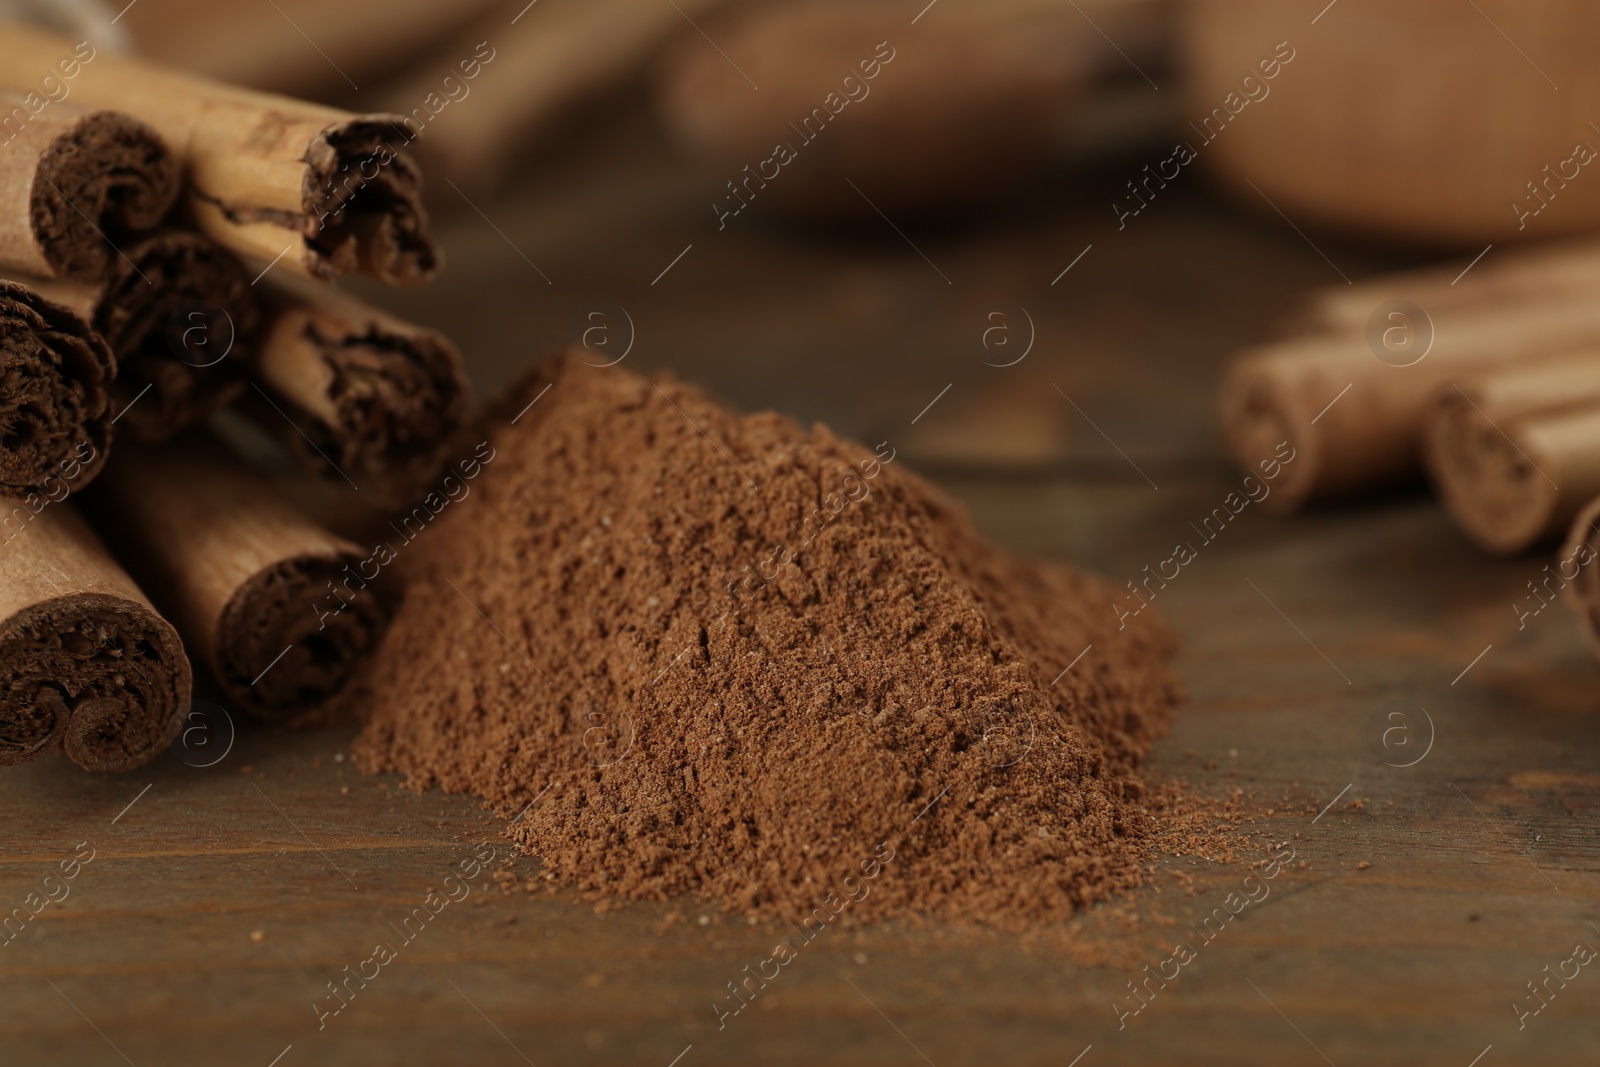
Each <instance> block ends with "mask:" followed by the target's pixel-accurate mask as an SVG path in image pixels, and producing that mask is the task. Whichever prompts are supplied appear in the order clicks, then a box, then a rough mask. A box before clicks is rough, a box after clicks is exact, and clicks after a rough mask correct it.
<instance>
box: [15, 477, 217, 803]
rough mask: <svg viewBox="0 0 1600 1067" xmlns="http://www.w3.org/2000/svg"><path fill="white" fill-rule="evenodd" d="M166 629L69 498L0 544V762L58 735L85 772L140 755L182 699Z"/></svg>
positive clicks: (173, 721) (174, 648)
mask: <svg viewBox="0 0 1600 1067" xmlns="http://www.w3.org/2000/svg"><path fill="white" fill-rule="evenodd" d="M190 680H191V679H190V672H189V661H188V659H187V658H185V656H184V652H183V645H182V643H181V642H180V641H179V640H178V635H177V633H176V632H175V631H174V630H173V628H172V627H171V626H170V625H168V624H167V622H166V620H164V619H162V618H161V616H159V615H157V614H156V611H155V609H154V608H153V607H151V605H150V601H149V600H147V599H146V598H145V596H144V594H143V593H142V592H140V591H139V588H138V587H137V586H135V585H134V584H133V580H132V579H131V578H129V577H128V575H127V573H126V572H124V571H123V570H122V568H121V567H119V566H117V564H116V563H115V562H114V561H113V560H112V558H111V557H110V556H109V555H108V554H107V553H106V550H105V548H104V546H102V545H101V544H100V542H99V541H98V540H97V539H96V538H95V536H94V534H93V533H92V532H90V530H89V527H88V526H87V525H86V524H85V523H84V521H83V519H82V518H80V517H79V516H78V515H77V514H76V513H74V512H73V510H72V508H71V506H70V505H68V504H53V505H51V506H50V507H48V508H46V509H44V510H43V511H41V512H40V513H39V514H38V515H37V516H35V517H34V519H33V521H32V522H31V523H30V524H29V525H28V526H27V528H26V529H23V530H21V531H20V532H18V533H17V534H16V535H15V536H12V537H10V538H9V539H8V540H7V541H6V544H5V548H4V551H0V765H4V764H11V763H21V762H22V761H24V760H29V759H32V758H34V757H36V756H39V755H41V754H43V753H44V752H46V751H47V750H49V749H50V748H51V747H53V746H54V745H56V744H60V745H61V746H62V747H63V748H64V749H65V750H66V754H67V756H68V757H69V758H70V759H72V761H73V762H74V763H77V764H78V765H79V766H81V767H84V768H86V769H88V770H91V771H121V770H128V769H129V768H132V767H137V766H139V765H141V764H144V763H148V762H150V761H151V760H152V759H154V758H155V757H156V756H158V755H160V753H161V751H162V750H163V749H165V748H166V747H167V746H168V745H170V744H171V743H172V741H173V740H174V739H175V738H176V737H177V735H178V731H179V730H180V729H181V728H182V726H183V717H184V715H185V714H186V713H187V711H188V708H189V694H190Z"/></svg>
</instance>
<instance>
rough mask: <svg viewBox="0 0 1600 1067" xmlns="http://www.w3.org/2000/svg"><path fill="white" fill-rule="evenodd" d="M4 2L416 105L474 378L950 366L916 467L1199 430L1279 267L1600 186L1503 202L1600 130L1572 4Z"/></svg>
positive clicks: (448, 306) (1462, 230) (796, 398)
mask: <svg viewBox="0 0 1600 1067" xmlns="http://www.w3.org/2000/svg"><path fill="white" fill-rule="evenodd" d="M10 6H11V7H12V8H14V9H19V10H20V11H22V12H23V13H24V14H29V15H32V16H33V17H35V18H41V19H45V20H55V21H57V22H60V21H61V20H65V19H72V20H75V22H76V23H77V24H79V25H82V26H85V27H88V28H87V29H86V30H85V32H87V33H89V34H90V35H91V36H92V37H95V39H96V40H101V39H103V40H105V41H107V42H110V43H112V44H115V45H121V46H123V47H127V48H131V49H135V50H137V51H139V52H142V53H144V54H146V55H148V56H151V57H153V58H155V59H158V60H160V61H162V62H165V63H169V64H172V65H174V66H178V67H182V68H186V69H190V70H193V71H197V72H201V73H205V74H208V75H212V76H215V77H218V78H223V79H226V80H230V81H234V82H238V83H241V84H244V85H248V86H253V87H257V88H261V89H267V90H272V91H278V92H283V93H287V94H293V95H299V96H305V97H310V98H314V99H318V100H323V101H326V102H329V103H332V104H336V105H338V106H341V107H345V108H348V109H351V110H354V111H358V112H373V111H384V112H394V113H397V114H401V115H405V116H407V117H409V118H411V119H412V120H413V124H414V126H415V127H416V128H418V129H419V130H420V136H419V139H418V141H417V142H416V145H415V148H416V150H417V152H418V153H419V154H420V155H421V156H422V157H423V158H424V160H425V161H426V164H427V167H428V170H427V173H428V179H429V184H428V191H429V196H430V201H431V206H432V210H433V212H434V214H435V219H436V225H437V227H438V229H439V232H440V238H441V245H442V246H443V248H444V249H445V251H446V254H447V262H446V268H445V270H444V272H443V274H442V276H441V279H440V280H439V282H438V283H437V284H434V285H432V286H429V287H427V288H424V289H421V290H419V291H416V292H407V293H401V294H396V293H392V292H385V291H383V290H381V289H380V288H378V287H376V286H373V287H370V291H368V290H364V295H367V296H369V297H370V298H371V299H373V300H374V301H376V302H379V303H382V304H386V305H387V306H389V307H391V308H393V309H395V310H399V311H401V312H403V313H404V314H406V315H407V316H409V317H411V318H413V319H417V320H420V321H422V322H423V323H425V324H428V325H433V326H436V327H439V328H441V329H442V330H444V332H446V333H447V334H448V335H450V336H451V337H453V338H454V339H455V340H456V341H457V342H458V343H459V345H460V346H461V348H462V349H463V351H464V353H465V355H466V358H467V360H468V364H469V367H470V368H471V371H472V375H473V379H474V382H475V385H476V387H477V390H478V393H479V395H480V396H486V395H490V394H492V393H493V392H494V391H495V390H496V389H497V388H499V387H500V386H501V385H502V384H503V383H504V382H505V381H506V380H507V379H508V378H509V377H510V376H511V375H513V374H515V373H516V371H517V369H518V368H520V367H522V366H524V365H525V364H526V363H527V361H528V360H530V359H531V358H532V357H534V356H535V355H536V354H538V353H539V352H540V351H542V350H544V349H547V348H549V347H551V346H554V345H558V344H563V343H577V342H583V341H584V340H587V341H588V342H589V343H590V344H591V345H592V346H594V347H596V348H597V349H601V350H602V351H604V352H606V353H611V354H612V355H611V357H610V358H615V357H616V356H620V354H621V353H622V352H623V351H624V350H626V351H627V357H626V358H627V359H628V361H629V365H630V366H632V367H635V368H636V369H653V368H660V367H671V368H673V369H675V370H676V371H677V372H678V373H680V374H681V375H683V376H685V377H688V378H692V379H696V380H699V381H702V382H704V383H706V384H708V385H710V386H711V387H712V388H714V389H715V390H717V391H718V392H719V393H721V394H722V395H723V396H724V397H726V398H727V399H729V400H731V401H733V402H735V403H737V404H739V405H742V406H746V407H764V406H772V407H777V408H780V409H782V410H784V411H787V412H789V413H791V414H794V415H796V416H798V417H800V418H803V419H809V418H818V417H825V418H826V419H828V420H829V421H830V422H831V423H833V424H834V425H835V427H836V428H837V429H839V430H840V431H841V432H844V433H846V434H850V435H854V436H860V437H873V436H874V435H881V434H884V433H886V432H888V430H889V429H890V428H891V427H893V428H896V429H898V430H900V431H901V432H902V434H904V433H906V432H907V431H906V430H905V427H906V426H907V424H908V423H909V420H910V419H911V418H912V417H913V416H916V415H917V414H918V413H919V412H920V411H921V410H922V409H923V407H924V405H926V404H927V403H928V402H929V401H930V400H931V399H932V398H933V397H934V396H935V395H936V394H939V393H940V390H942V389H944V388H945V386H946V385H950V386H952V388H951V389H950V391H949V393H948V394H946V395H944V396H943V398H942V399H941V400H940V401H939V404H938V406H937V409H936V410H937V412H938V414H937V418H935V417H934V415H933V414H932V413H931V412H930V414H929V415H928V416H927V417H926V418H923V419H921V420H919V421H918V423H917V426H916V427H915V428H914V429H915V432H914V434H912V435H911V436H910V440H909V441H908V448H909V449H910V451H911V452H912V453H914V454H915V455H916V456H917V458H918V459H919V460H921V461H922V462H923V463H924V464H925V465H926V464H945V463H949V464H959V465H968V466H970V465H981V466H985V467H990V466H997V467H1005V468H1008V469H1010V468H1016V469H1040V468H1045V469H1047V468H1052V467H1057V466H1060V465H1062V464H1091V465H1097V464H1105V465H1107V467H1108V468H1109V469H1112V470H1125V468H1126V464H1124V462H1123V460H1122V458H1121V457H1119V456H1118V455H1117V453H1116V451H1115V450H1114V449H1113V448H1111V447H1110V446H1109V442H1108V440H1107V438H1109V439H1110V441H1115V442H1116V443H1117V445H1118V446H1120V448H1121V449H1122V450H1123V451H1124V452H1126V453H1127V455H1128V456H1129V457H1130V458H1132V459H1134V460H1136V461H1137V462H1138V465H1139V466H1140V467H1141V468H1144V469H1145V470H1146V471H1147V472H1148V473H1151V474H1152V475H1153V474H1154V472H1155V470H1159V469H1163V468H1165V467H1169V466H1171V465H1174V464H1177V465H1180V466H1181V465H1186V464H1196V463H1200V464H1204V463H1206V462H1209V461H1210V460H1211V457H1213V456H1216V455H1218V452H1217V449H1216V447H1215V446H1214V443H1213V442H1214V441H1215V435H1214V433H1213V431H1212V428H1211V426H1210V419H1211V416H1210V405H1209V404H1208V403H1205V402H1201V398H1202V397H1203V396H1204V395H1205V391H1206V390H1207V389H1208V388H1209V387H1210V385H1211V383H1212V379H1213V377H1214V373H1215V371H1214V368H1215V365H1216V363H1217V362H1218V359H1219V357H1220V356H1221V355H1222V354H1224V353H1226V352H1228V351H1229V350H1231V349H1234V348H1237V347H1239V346H1240V345H1242V344H1244V343H1247V342H1251V341H1255V340H1258V339H1260V338H1261V337H1263V336H1266V335H1268V334H1269V333H1270V332H1271V331H1272V329H1273V328H1274V325H1275V323H1276V321H1277V320H1278V319H1279V318H1280V316H1281V315H1282V314H1283V313H1284V312H1285V311H1286V310H1287V309H1289V308H1290V307H1291V306H1292V304H1293V300H1294V297H1295V296H1296V295H1297V294H1299V293H1301V292H1303V291H1304V290H1306V289H1308V288H1311V287H1316V286H1325V285H1329V284H1333V283H1340V282H1341V281H1342V280H1344V279H1354V278H1358V277H1360V276H1362V275H1364V274H1369V273H1372V272H1374V271H1375V270H1378V269H1381V268H1388V267H1395V266H1401V265H1409V264H1412V263H1420V262H1426V261H1429V260H1435V259H1437V260H1443V259H1446V258H1448V257H1450V256H1452V255H1457V254H1460V253H1468V254H1469V258H1470V253H1473V252H1476V251H1477V250H1478V249H1480V248H1482V246H1483V245H1484V244H1485V243H1487V242H1490V241H1500V242H1511V241H1516V240H1524V239H1530V238H1534V237H1538V238H1551V237H1555V236H1559V235H1562V234H1566V233H1571V232H1573V231H1578V230H1583V229H1585V228H1587V227H1588V226H1590V225H1592V224H1593V223H1594V222H1595V220H1596V217H1597V215H1600V182H1597V183H1594V184H1593V185H1592V186H1591V185H1586V184H1584V183H1574V186H1575V187H1574V188H1572V189H1570V190H1564V191H1563V193H1562V195H1561V197H1560V199H1559V201H1557V202H1555V203H1553V204H1551V205H1550V208H1549V210H1548V211H1546V212H1544V213H1542V214H1540V215H1539V216H1538V218H1537V220H1536V225H1534V226H1532V227H1526V226H1525V227H1523V228H1521V229H1519V227H1518V218H1517V216H1516V214H1515V213H1514V211H1513V210H1511V208H1510V207H1509V204H1510V202H1511V201H1513V200H1514V199H1516V198H1517V197H1519V196H1521V195H1526V194H1525V191H1524V190H1523V188H1522V186H1523V183H1524V181H1525V180H1526V179H1527V178H1529V177H1530V176H1535V175H1537V174H1538V173H1539V171H1540V168H1541V167H1542V166H1544V165H1545V164H1547V163H1552V162H1556V161H1558V160H1559V159H1561V158H1564V157H1565V156H1566V155H1567V154H1568V152H1567V150H1566V146H1567V145H1568V144H1569V143H1570V141H1571V140H1572V139H1574V138H1580V137H1584V136H1590V137H1600V134H1595V133H1594V132H1593V131H1592V130H1591V129H1589V128H1588V126H1587V125H1586V119H1585V118H1584V114H1583V111H1582V106H1583V101H1584V100H1585V99H1586V94H1585V86H1586V85H1588V84H1589V83H1591V82H1592V81H1593V79H1595V78H1596V77H1600V73H1597V72H1596V68H1595V67H1594V65H1593V64H1592V63H1590V62H1588V58H1587V46H1586V44H1585V37H1584V34H1583V33H1580V32H1573V31H1574V29H1582V28H1584V27H1586V26H1588V25H1589V24H1590V23H1592V22H1593V20H1594V18H1595V16H1594V15H1593V14H1592V13H1591V12H1590V11H1589V9H1588V8H1587V7H1585V6H1583V5H1581V4H1578V3H1575V2H1572V3H1559V2H1557V3H1548V4H1541V5H1539V6H1538V8H1537V14H1536V15H1531V14H1530V13H1529V12H1527V11H1525V10H1523V9H1521V8H1518V7H1517V6H1516V5H1511V4H1507V3H1503V2H1502V3H1496V2H1492V0H1483V2H1481V3H1477V4H1473V3H1467V2H1465V0H1462V2H1459V3H1458V2H1454V0H1417V2H1412V3H1408V4H1404V5H1398V6H1397V5H1392V4H1383V3H1378V2H1375V0H1337V2H1336V3H1333V4H1328V3H1327V2H1326V0H1323V2H1322V3H1315V2H1305V3H1301V2H1270V0H1211V2H1207V0H1194V2H1191V3H1178V2H1174V0H1076V2H1074V0H1001V2H998V3H989V4H983V5H976V4H971V3H965V2H958V0H935V2H933V3H926V0H924V3H923V4H918V3H915V2H911V3H902V2H898V0H896V2H870V3H832V2H823V0H796V2H762V3H755V2H749V0H581V2H580V0H534V2H532V3H529V2H527V0H513V2H511V3H490V2H485V0H456V2H453V3H450V4H441V3H437V2H435V0H403V2H389V3H383V4H378V3H363V2H359V0H338V2H327V0H272V2H270V3H269V2H265V0H263V2H255V0H227V2H217V0H138V2H137V3H134V4H130V5H127V6H126V7H125V8H124V7H122V5H120V4H117V3H105V4H92V3H74V4H63V3H59V2H56V0H49V2H37V3H29V2H22V3H20V4H19V3H18V2H17V0H12V2H11V4H10ZM113 16H115V22H114V23H113V22H112V21H111V19H112V17H113ZM1512 21H1515V22H1516V23H1517V26H1516V28H1517V34H1516V36H1517V41H1516V43H1515V44H1513V43H1510V42H1508V40H1507V39H1506V37H1505V36H1504V34H1503V33H1502V32H1501V30H1500V29H1499V28H1497V27H1498V26H1508V25H1509V23H1510V22H1512ZM890 55H892V56H893V58H892V59H887V61H885V58H884V57H887V56H890ZM1530 55H1537V56H1538V58H1539V62H1538V67H1537V69H1536V68H1535V66H1534V64H1533V63H1532V62H1531V61H1530V60H1529V59H1528V56H1530ZM491 57H492V58H491ZM468 63H470V65H471V69H472V71H473V75H474V76H472V77H467V76H465V74H464V73H463V71H464V69H466V68H465V65H466V64H468ZM868 70H870V72H871V76H869V75H868V73H867V71H868ZM1269 72H1270V76H1269ZM1547 79H1554V82H1555V83H1560V84H1561V89H1562V91H1560V92H1556V91H1554V90H1553V89H1552V85H1551V84H1547ZM1230 94H1231V95H1230ZM835 109H837V110H835ZM1235 109H1237V111H1236V110H1235ZM1224 120H1225V121H1224ZM807 123H809V125H808V124H807ZM824 124H826V126H827V128H826V131H825V133H824V132H821V129H822V127H823V126H824ZM780 145H786V146H788V148H789V151H790V152H791V153H792V156H793V158H792V159H785V160H784V161H783V162H781V163H780V162H778V161H777V160H776V157H775V151H776V149H777V148H778V147H779V146H780ZM1180 146H1186V147H1187V149H1188V152H1187V153H1186V154H1188V155H1192V156H1193V157H1195V158H1193V159H1192V161H1191V160H1184V161H1183V162H1182V163H1181V164H1180V163H1178V162H1177V161H1176V160H1175V159H1174V153H1175V151H1178V152H1182V148H1181V147H1180ZM680 256H681V258H680ZM1461 262H1462V263H1463V264H1464V263H1465V260H1462V261H1461ZM669 265H670V267H669ZM352 284H355V285H356V286H357V287H360V283H359V282H357V283H352ZM606 345H609V347H603V346H606ZM1024 352H1026V353H1027V354H1026V357H1025V358H1024V357H1023V353H1024ZM597 358H598V357H597ZM1153 377H1158V378H1159V379H1160V381H1161V383H1162V385H1161V387H1160V388H1152V387H1151V386H1150V384H1149V382H1150V381H1151V379H1152V378H1153ZM1052 381H1055V382H1056V384H1057V385H1058V386H1059V388H1060V391H1062V392H1066V393H1067V394H1069V395H1070V396H1071V400H1072V403H1074V404H1076V405H1077V406H1078V407H1079V408H1080V409H1081V412H1076V411H1074V410H1073V409H1072V407H1071V406H1070V405H1069V404H1068V403H1066V402H1064V401H1063V400H1062V398H1061V397H1060V396H1058V395H1056V391H1055V390H1052V389H1051V388H1050V383H1051V382H1052ZM1097 428H1098V429H1097ZM1157 481H1159V478H1158V479H1157Z"/></svg>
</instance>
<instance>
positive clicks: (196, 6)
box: [112, 0, 526, 97]
mask: <svg viewBox="0 0 1600 1067" xmlns="http://www.w3.org/2000/svg"><path fill="white" fill-rule="evenodd" d="M490 2H491V0H451V2H450V3H448V4H441V3H438V2H437V0H340V2H339V3H337V4H330V3H326V2H325V0H273V2H272V3H270V4H218V3H217V2H216V0H140V3H139V4H138V6H137V7H132V8H130V9H128V11H127V14H126V15H125V17H123V18H122V19H121V25H122V26H123V27H126V28H127V30H128V32H129V34H131V35H132V37H133V39H134V41H135V43H136V44H137V45H138V48H139V51H140V52H141V53H142V54H144V55H147V56H149V57H151V58H152V59H155V60H158V61H159V62H162V63H167V64H170V65H172V66H174V67H181V68H183V69H184V70H189V71H193V72H195V73H197V74H205V75H209V76H211V77H214V78H225V79H227V80H228V81H229V82H231V83H232V84H234V85H247V86H249V87H250V88H252V89H265V90H268V91H271V92H276V93H295V94H300V95H305V96H317V97H325V96H326V95H327V94H329V93H338V92H348V91H349V90H350V83H349V82H347V81H346V80H345V79H346V78H349V79H351V80H352V81H354V82H356V83H359V84H362V85H365V84H366V83H367V82H368V80H370V79H373V78H376V77H377V76H379V75H381V74H383V73H384V72H385V71H388V70H392V69H398V68H401V67H403V66H405V64H406V61H407V60H410V59H412V58H413V57H414V56H415V55H416V53H417V52H418V51H419V50H423V49H426V48H427V47H428V46H429V45H430V44H432V43H433V42H435V41H437V40H438V38H439V35H440V34H441V33H448V32H449V31H450V30H451V29H453V28H454V27H455V26H457V25H459V24H460V23H462V22H464V21H466V20H468V19H470V18H472V17H473V16H474V15H476V14H477V13H478V11H479V10H480V9H482V8H484V7H486V6H487V5H488V4H489V3H490ZM524 2H526V0H524ZM118 6H119V7H120V5H118ZM112 13H113V14H115V9H113V12H112ZM512 14H515V12H514V11H513V12H512ZM509 21H510V16H507V18H506V22H507V23H509ZM307 39H310V40H313V41H315V42H317V47H318V48H319V49H321V50H322V51H323V52H324V53H326V54H327V55H328V56H329V57H330V61H329V62H319V61H318V57H317V55H316V53H314V52H312V53H309V54H308V51H309V50H308V49H307V47H306V41H307ZM335 60H336V61H337V64H338V65H337V66H335V65H334V62H333V61H335Z"/></svg>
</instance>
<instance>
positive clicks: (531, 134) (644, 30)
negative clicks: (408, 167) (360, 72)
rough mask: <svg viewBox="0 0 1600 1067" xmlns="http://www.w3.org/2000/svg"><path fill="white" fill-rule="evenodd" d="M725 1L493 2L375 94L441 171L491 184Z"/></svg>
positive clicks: (638, 74)
mask: <svg viewBox="0 0 1600 1067" xmlns="http://www.w3.org/2000/svg"><path fill="white" fill-rule="evenodd" d="M729 2H730V0H676V4H669V3H665V2H659V3H658V2H656V0H539V3H538V4H535V5H530V4H528V2H527V0H501V2H500V3H498V4H496V5H495V6H494V7H493V8H491V9H490V10H489V11H487V12H486V13H485V14H484V15H483V17H481V18H480V19H478V20H477V21H475V22H474V23H473V24H472V25H471V26H470V28H468V29H467V30H465V31H463V32H462V33H460V34H459V35H457V36H456V37H455V38H454V39H453V40H452V41H451V42H450V43H449V44H448V45H446V46H444V47H442V48H441V49H440V50H439V51H438V52H437V53H436V54H435V56H434V58H433V60H432V61H431V62H428V63H422V64H418V65H417V67H416V71H417V73H416V75H415V76H414V77H410V78H406V79H402V80H399V81H397V82H396V83H395V84H393V85H390V86H387V87H385V88H384V89H383V90H382V97H381V99H383V100H384V101H385V102H386V104H385V106H387V107H389V108H391V109H393V110H394V111H396V112H398V113H400V114H402V115H404V116H406V118H407V120H408V121H409V122H410V124H411V128H412V129H413V130H414V131H415V132H416V134H417V135H418V139H417V141H416V149H417V152H418V153H419V154H421V155H422V156H423V157H424V158H425V159H427V160H428V161H429V163H430V165H434V166H437V167H438V168H439V171H440V173H442V174H443V175H444V176H445V177H447V178H449V179H450V180H451V181H454V182H456V183H457V184H459V185H463V186H467V187H468V188H472V187H480V188H481V187H485V186H489V185H493V184H494V183H495V182H496V181H497V180H498V179H499V178H500V177H501V176H502V175H503V174H504V172H505V170H506V169H507V168H508V167H509V166H510V164H511V163H512V162H513V161H514V159H515V154H516V153H518V152H524V151H527V150H529V148H530V146H533V145H535V144H538V143H539V142H541V141H544V140H546V139H548V137H549V136H550V135H551V133H552V132H554V131H555V130H556V129H557V128H558V127H559V126H560V125H562V124H563V123H564V122H565V121H567V120H570V119H571V118H572V116H573V115H574V114H575V113H577V112H578V111H579V110H580V109H581V108H582V107H583V106H584V105H586V104H590V103H592V102H593V101H594V100H595V99H596V98H597V97H601V96H604V95H605V94H606V93H608V92H610V91H613V90H616V89H619V88H621V87H623V86H625V85H626V84H627V83H628V82H629V81H631V80H635V79H639V78H642V77H643V75H644V72H645V67H646V63H647V61H648V60H649V59H650V57H651V56H653V55H654V54H655V51H656V49H657V48H659V47H660V46H661V44H662V43H663V42H664V41H666V40H667V39H668V38H669V36H671V35H672V34H674V33H677V32H686V33H691V34H692V33H694V30H693V29H692V27H691V25H690V22H689V21H688V20H690V19H696V20H697V19H699V18H700V17H702V16H703V15H706V14H708V13H709V12H711V11H712V10H714V9H716V8H718V7H721V6H723V5H725V4H727V3H729ZM513 21H514V22H515V25H513ZM707 47H708V48H710V47H711V46H710V45H707ZM463 64H465V66H463ZM469 70H470V71H474V73H473V74H472V75H471V76H470V77H469V76H467V75H466V71H469Z"/></svg>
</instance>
